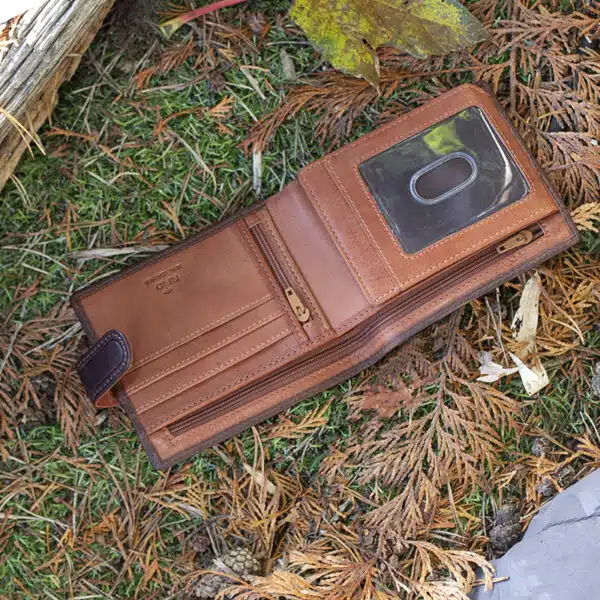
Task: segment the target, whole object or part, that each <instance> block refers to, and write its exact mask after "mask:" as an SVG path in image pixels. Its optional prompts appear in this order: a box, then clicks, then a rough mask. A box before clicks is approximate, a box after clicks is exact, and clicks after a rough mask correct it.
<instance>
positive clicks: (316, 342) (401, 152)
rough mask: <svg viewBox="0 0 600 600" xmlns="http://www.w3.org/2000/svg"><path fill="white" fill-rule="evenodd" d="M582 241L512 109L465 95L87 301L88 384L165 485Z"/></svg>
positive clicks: (105, 285)
mask: <svg viewBox="0 0 600 600" xmlns="http://www.w3.org/2000/svg"><path fill="white" fill-rule="evenodd" d="M576 241H577V233H576V231H575V229H574V227H573V225H572V223H571V221H570V219H569V217H568V214H567V213H566V211H565V209H564V207H563V206H562V204H561V202H560V201H559V200H558V199H557V198H556V197H555V195H554V194H553V192H552V190H551V189H550V187H549V186H548V184H547V182H546V181H545V179H544V177H543V175H542V174H541V173H540V171H539V169H538V167H537V166H536V165H535V164H534V162H533V161H532V159H531V157H530V156H529V155H528V153H527V152H526V151H525V150H524V148H523V146H522V144H521V142H520V141H519V139H518V138H517V136H516V134H515V133H514V131H513V129H512V127H511V126H510V124H509V123H508V121H507V120H506V118H505V117H504V115H503V113H502V111H501V110H500V108H499V107H498V105H497V103H496V101H495V100H494V99H493V98H492V97H491V96H489V95H488V94H487V93H486V92H484V91H482V90H481V89H479V88H477V87H474V86H470V85H466V86H461V87H458V88H456V89H454V90H452V91H451V92H449V93H447V94H444V95H442V96H440V97H439V98H437V99H436V100H434V101H432V102H429V103H428V104H426V105H424V106H423V107H421V108H419V109H417V110H415V111H412V112H411V113H409V114H407V115H405V116H402V117H400V118H398V119H396V120H394V121H392V122H390V123H388V124H386V125H384V126H382V127H380V128H379V129H377V130H376V131H374V132H373V133H371V134H369V135H367V136H364V137H362V138H360V139H359V140H357V141H356V142H354V143H352V144H349V145H347V146H345V147H343V148H342V149H340V150H338V151H337V152H334V153H333V154H330V155H328V156H326V157H325V158H323V159H321V160H318V161H316V162H315V163H313V164H311V165H309V166H308V167H306V168H305V169H303V170H302V171H301V172H300V173H299V176H298V178H297V180H296V181H294V182H292V183H291V184H289V185H288V186H287V187H285V188H284V189H283V190H282V191H281V192H280V193H279V194H277V195H275V196H273V197H271V198H269V199H268V200H267V201H266V202H265V203H263V204H261V205H259V206H256V207H254V208H252V209H251V210H249V211H246V212H245V213H243V214H240V215H239V216H237V217H236V218H235V219H232V220H229V221H228V222H226V223H223V224H219V225H218V226H215V227H213V228H210V229H208V230H206V231H203V232H202V233H200V234H199V235H197V236H194V237H191V238H188V239H187V240H185V241H184V242H181V243H180V244H177V245H175V246H174V247H172V248H170V249H168V250H167V251H165V252H163V253H161V254H159V255H157V256H155V257H153V258H152V259H150V260H146V261H143V262H141V263H139V264H137V265H135V266H133V267H130V268H128V269H126V270H124V271H123V272H122V273H120V274H118V275H116V276H113V277H111V278H110V279H107V280H104V281H101V282H99V283H96V284H94V285H93V286H90V287H88V288H86V289H84V290H82V291H80V292H78V293H77V294H76V295H75V296H74V297H73V299H72V302H73V306H74V308H75V310H76V312H77V315H78V317H79V318H80V320H81V321H82V323H83V325H84V328H85V331H86V333H87V335H88V337H89V339H90V342H91V344H92V347H91V349H90V351H89V353H88V354H87V355H86V356H84V357H83V359H82V362H81V364H80V365H79V371H80V374H81V377H82V380H83V382H84V384H85V385H86V387H87V389H88V392H89V393H90V396H92V397H93V398H101V401H104V402H106V399H107V397H108V398H110V396H112V397H113V398H116V399H117V400H118V402H119V404H120V405H121V406H123V408H124V409H125V410H126V411H127V413H128V414H129V416H130V417H131V419H132V421H133V423H134V425H135V427H136V429H137V431H138V433H139V435H140V437H141V439H142V442H143V444H144V446H145V448H146V450H147V452H148V454H149V456H150V459H151V461H152V463H153V464H154V465H155V466H156V467H157V468H166V467H168V466H169V465H171V464H173V463H174V462H176V461H178V460H181V459H183V458H185V457H188V456H190V455H192V454H193V453H195V452H197V451H198V450H200V449H202V448H205V447H208V446H210V445H212V444H215V443H217V442H219V441H221V440H223V439H226V438H227V437H229V436H231V435H233V434H235V433H237V432H239V431H241V430H242V429H244V428H246V427H249V426H250V425H253V424H256V423H258V422H260V421H262V420H264V419H265V418H267V417H270V416H272V415H274V414H276V413H277V412H279V411H281V410H283V409H285V408H287V407H289V406H291V405H292V404H294V403H296V402H298V401H299V400H301V399H303V398H306V397H308V396H310V395H312V394H314V393H316V392H318V391H320V390H322V389H325V388H327V387H330V386H332V385H334V384H336V383H338V382H340V381H342V380H344V379H346V378H347V377H349V376H351V375H353V374H355V373H357V372H358V371H360V370H362V369H364V368H365V367H367V366H368V365H370V364H372V363H373V362H375V361H376V360H377V359H379V358H380V357H381V356H383V354H385V353H386V352H388V351H389V350H390V349H392V348H393V347H394V346H396V345H398V344H399V343H401V342H402V341H404V340H405V339H407V338H408V337H409V336H411V335H413V334H414V333H416V332H417V331H419V330H420V329H422V328H424V327H426V326H427V325H429V324H430V323H432V322H434V321H435V320H437V319H439V318H441V317H443V316H444V315H446V314H448V313H449V312H451V311H452V310H454V309H455V308H456V307H457V306H459V305H460V304H462V303H465V302H467V301H469V300H471V299H473V298H475V297H477V296H479V295H481V294H483V293H485V292H487V291H489V290H491V289H493V288H494V287H495V286H497V285H498V284H499V283H501V282H503V281H506V280H507V279H510V278H512V277H514V276H515V275H517V274H518V273H520V272H522V271H524V270H526V269H528V268H531V267H532V266H535V265H536V264H538V263H540V262H541V261H543V260H546V259H547V258H549V257H550V256H552V255H553V254H556V253H557V252H560V251H561V250H564V249H566V248H568V247H569V246H570V245H572V244H573V243H575V242H576ZM105 392H106V393H105ZM103 394H104V395H103ZM106 394H108V395H109V396H107V395H106Z"/></svg>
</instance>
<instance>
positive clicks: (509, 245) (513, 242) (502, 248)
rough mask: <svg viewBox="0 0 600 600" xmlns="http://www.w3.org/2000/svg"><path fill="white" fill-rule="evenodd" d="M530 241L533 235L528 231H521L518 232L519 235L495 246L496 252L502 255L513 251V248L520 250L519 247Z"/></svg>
mask: <svg viewBox="0 0 600 600" xmlns="http://www.w3.org/2000/svg"><path fill="white" fill-rule="evenodd" d="M532 241H533V233H532V232H531V231H529V229H523V231H519V233H517V234H516V235H513V236H512V237H511V238H508V239H507V240H505V241H504V242H502V243H501V244H500V245H499V246H496V252H498V254H504V253H505V252H508V251H509V250H514V249H515V248H520V247H521V246H527V244H529V243H530V242H532Z"/></svg>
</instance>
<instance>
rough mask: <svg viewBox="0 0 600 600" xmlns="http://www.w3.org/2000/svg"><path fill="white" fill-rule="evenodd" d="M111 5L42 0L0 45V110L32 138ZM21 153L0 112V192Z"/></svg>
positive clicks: (97, 0)
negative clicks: (25, 129) (18, 123)
mask: <svg viewBox="0 0 600 600" xmlns="http://www.w3.org/2000/svg"><path fill="white" fill-rule="evenodd" d="M113 3H114V0H46V2H44V3H43V4H42V5H41V6H39V7H38V8H35V9H32V10H29V11H27V12H26V13H25V14H24V15H22V16H21V18H20V19H19V20H18V22H17V23H16V25H14V26H12V27H10V30H9V33H8V36H7V39H4V40H2V41H0V109H3V110H4V111H6V112H7V113H9V114H10V115H11V116H12V117H14V118H15V119H17V120H18V121H19V122H20V123H21V124H22V125H23V126H24V127H26V128H27V130H28V131H30V132H31V133H35V132H36V131H37V130H38V129H39V128H40V127H41V125H42V124H43V123H44V122H45V121H46V119H47V118H48V117H49V116H50V113H51V112H52V110H53V108H54V106H55V105H56V102H57V100H58V88H59V87H60V85H61V84H62V83H63V82H64V81H66V80H68V79H70V78H71V76H72V75H73V73H75V70H76V69H77V66H78V65H79V62H80V60H81V56H82V55H83V53H84V52H85V50H86V49H87V48H88V46H89V45H90V44H91V42H92V40H93V39H94V36H95V35H96V33H97V32H98V29H100V26H101V25H102V22H103V20H104V17H105V16H106V14H107V13H108V11H109V10H110V8H111V6H112V5H113ZM1 27H2V26H0V28H1ZM26 149H27V143H26V142H25V141H24V140H23V137H22V135H21V134H20V133H19V132H18V131H17V129H16V127H15V126H14V125H13V124H12V123H11V122H10V120H9V119H8V118H7V117H6V116H5V115H4V114H1V113H0V190H1V189H2V187H3V186H4V184H5V183H6V181H7V180H8V178H9V177H10V175H11V173H12V172H13V170H14V168H15V167H16V165H17V163H18V161H19V158H20V157H21V155H22V154H23V152H24V151H25V150H26Z"/></svg>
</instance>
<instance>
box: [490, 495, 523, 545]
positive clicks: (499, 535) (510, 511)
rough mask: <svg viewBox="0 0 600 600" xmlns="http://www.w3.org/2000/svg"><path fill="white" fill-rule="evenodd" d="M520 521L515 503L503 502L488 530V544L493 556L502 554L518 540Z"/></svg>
mask: <svg viewBox="0 0 600 600" xmlns="http://www.w3.org/2000/svg"><path fill="white" fill-rule="evenodd" d="M520 521H521V514H520V512H519V507H518V506H517V505H516V504H504V505H502V506H501V507H500V508H499V509H498V512H497V513H496V518H495V519H494V526H493V527H492V529H491V531H490V544H491V545H492V551H493V552H494V556H502V555H503V554H504V553H505V552H507V551H508V550H509V549H510V548H512V547H513V546H514V545H515V544H516V543H517V542H518V541H519V539H520V537H521V522H520Z"/></svg>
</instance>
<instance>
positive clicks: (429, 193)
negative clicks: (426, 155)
mask: <svg viewBox="0 0 600 600" xmlns="http://www.w3.org/2000/svg"><path fill="white" fill-rule="evenodd" d="M476 178H477V164H476V163H475V161H474V160H473V159H472V158H471V157H470V156H469V155H468V154H465V153H464V152H452V153H451V154H448V155H447V156H442V157H441V158H438V159H437V160H435V161H434V162H432V163H431V164H430V165H427V166H425V167H423V168H422V169H419V170H418V171H417V172H416V173H415V174H414V175H413V176H412V177H411V179H410V191H411V194H412V195H413V197H414V198H415V199H416V200H417V201H418V202H421V203H422V204H436V203H437V202H441V201H442V200H445V199H446V198H448V197H450V196H452V195H453V194H457V193H458V192H459V191H460V190H462V189H464V188H465V187H467V186H468V185H470V184H471V183H473V181H475V179H476Z"/></svg>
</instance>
